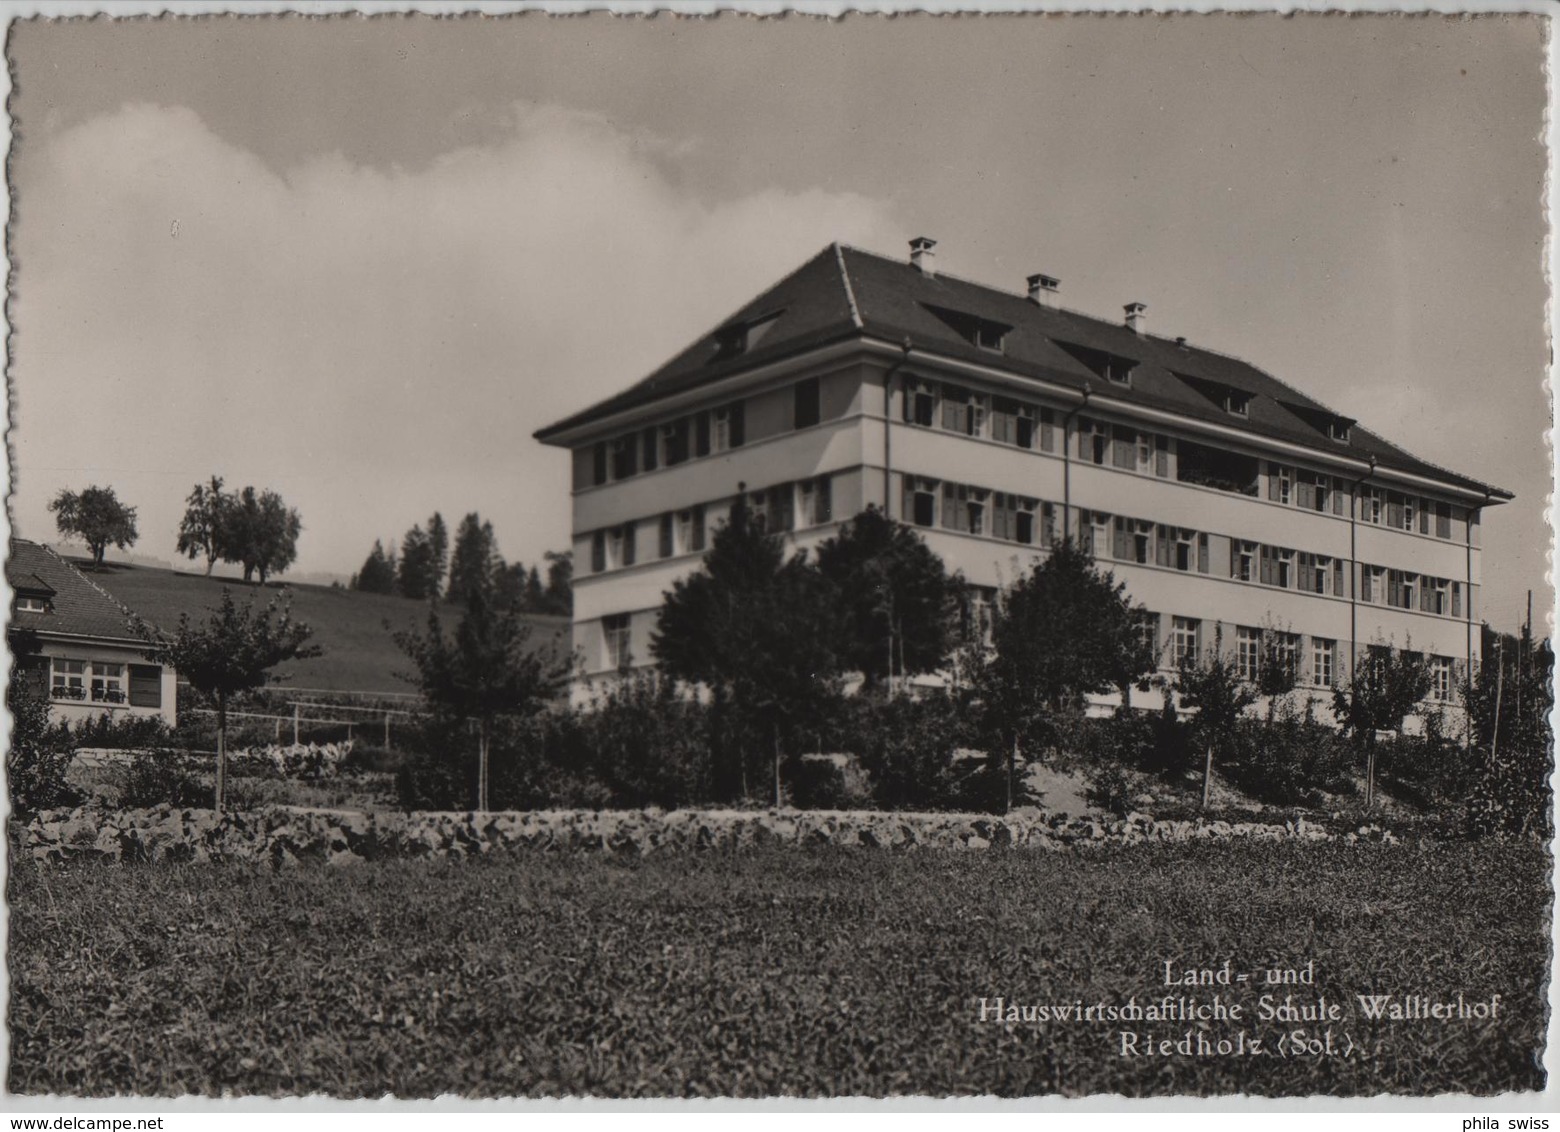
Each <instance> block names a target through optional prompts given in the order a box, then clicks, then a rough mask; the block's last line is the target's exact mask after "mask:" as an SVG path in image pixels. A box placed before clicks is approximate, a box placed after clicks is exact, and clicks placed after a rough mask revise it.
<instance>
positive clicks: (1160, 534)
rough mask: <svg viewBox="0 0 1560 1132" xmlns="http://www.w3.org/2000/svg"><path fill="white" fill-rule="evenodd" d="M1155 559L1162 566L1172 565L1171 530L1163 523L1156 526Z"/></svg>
mask: <svg viewBox="0 0 1560 1132" xmlns="http://www.w3.org/2000/svg"><path fill="white" fill-rule="evenodd" d="M1154 561H1155V562H1157V563H1159V565H1161V566H1168V565H1170V532H1169V531H1168V530H1166V529H1165V527H1164V525H1163V524H1160V525H1159V526H1156V527H1155V528H1154Z"/></svg>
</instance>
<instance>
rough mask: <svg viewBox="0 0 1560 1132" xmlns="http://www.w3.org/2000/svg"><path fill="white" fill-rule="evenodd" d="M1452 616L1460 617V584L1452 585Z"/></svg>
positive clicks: (1454, 583)
mask: <svg viewBox="0 0 1560 1132" xmlns="http://www.w3.org/2000/svg"><path fill="white" fill-rule="evenodd" d="M1452 616H1453V617H1461V616H1462V583H1461V582H1453V583H1452Z"/></svg>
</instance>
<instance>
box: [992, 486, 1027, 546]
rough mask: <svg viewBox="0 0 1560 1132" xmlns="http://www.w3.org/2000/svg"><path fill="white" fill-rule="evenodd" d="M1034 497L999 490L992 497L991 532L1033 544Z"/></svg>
mask: <svg viewBox="0 0 1560 1132" xmlns="http://www.w3.org/2000/svg"><path fill="white" fill-rule="evenodd" d="M1035 507H1036V502H1035V500H1033V499H1024V498H1021V497H1020V496H1017V495H1005V494H1003V493H1002V492H1000V491H999V492H997V493H996V494H995V495H994V496H992V499H991V534H992V536H993V537H994V538H1000V539H1007V540H1008V541H1009V542H1018V543H1023V544H1024V545H1026V546H1028V545H1032V544H1033V543H1034V541H1035Z"/></svg>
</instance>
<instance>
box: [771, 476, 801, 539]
mask: <svg viewBox="0 0 1560 1132" xmlns="http://www.w3.org/2000/svg"><path fill="white" fill-rule="evenodd" d="M766 494H767V495H768V497H769V498H768V501H767V506H766V507H765V512H766V514H767V515H768V518H769V525H768V526H767V527H766V528H765V529H766V530H770V531H794V530H796V485H794V484H789V483H783V484H781V485H780V486H779V487H772V488H770V489H769V491H768V492H767V493H766Z"/></svg>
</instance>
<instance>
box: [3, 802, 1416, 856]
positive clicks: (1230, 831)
mask: <svg viewBox="0 0 1560 1132" xmlns="http://www.w3.org/2000/svg"><path fill="white" fill-rule="evenodd" d="M1336 836H1338V835H1336V834H1334V833H1331V832H1329V831H1328V830H1327V829H1325V828H1323V827H1321V826H1318V825H1314V824H1311V823H1308V822H1306V821H1305V820H1304V819H1303V818H1300V819H1297V820H1296V821H1293V822H1286V823H1284V824H1282V825H1276V824H1264V823H1259V822H1225V821H1212V822H1208V821H1202V820H1198V821H1161V820H1156V819H1154V818H1153V817H1150V816H1148V815H1146V814H1136V813H1134V814H1131V815H1129V816H1128V817H1126V818H1124V819H1117V820H1098V819H1093V818H1070V817H1067V816H1066V815H1051V816H1046V815H1043V814H1039V813H1021V814H1011V815H1009V816H1007V817H1005V818H997V817H991V816H988V815H983V814H979V815H977V814H947V813H919V814H917V813H892V814H890V813H875V812H871V811H854V812H845V811H800V810H771V811H751V810H676V811H672V812H669V813H668V812H661V811H656V810H637V811H634V810H608V811H583V810H547V811H537V812H526V813H513V812H511V813H485V814H476V813H412V814H396V813H377V814H374V813H356V812H348V811H337V810H308V809H301V808H297V807H291V806H272V807H268V808H265V809H261V810H254V811H248V812H239V811H229V812H226V813H220V814H219V813H217V812H215V811H213V810H195V809H183V810H181V809H176V808H174V807H172V806H157V807H153V808H151V809H146V810H118V811H114V810H101V809H94V808H89V807H81V808H78V809H74V810H54V811H48V812H45V813H42V814H39V815H37V816H36V817H35V818H34V819H33V821H32V822H31V823H30V824H28V825H27V826H26V827H25V828H24V829H23V832H22V849H23V852H24V853H25V854H27V855H29V856H31V857H33V858H34V859H36V860H39V861H47V862H62V861H71V860H84V859H94V858H95V859H100V860H110V861H232V860H258V861H269V862H271V863H273V864H292V863H295V862H298V861H304V860H318V861H324V862H325V863H327V864H335V865H346V864H353V863H356V862H358V861H362V860H372V859H376V858H385V857H451V856H453V857H465V856H476V855H481V854H485V853H491V852H494V851H507V850H526V851H539V852H586V853H608V854H613V855H619V856H630V857H642V856H645V855H647V854H651V853H663V852H686V851H708V850H716V851H731V850H738V849H744V848H747V847H751V846H758V845H768V844H779V845H800V846H822V845H831V846H839V847H850V848H867V849H900V850H905V849H917V848H930V849H955V850H985V849H1032V850H1046V849H1064V848H1069V847H1073V846H1083V845H1096V844H1135V843H1138V842H1143V841H1197V840H1230V839H1256V840H1266V841H1286V840H1293V841H1328V840H1333V839H1334V838H1335V837H1336ZM1341 836H1342V837H1343V838H1344V839H1346V840H1375V841H1386V842H1391V841H1394V840H1395V838H1394V837H1393V835H1392V834H1391V833H1390V832H1388V831H1386V830H1383V829H1381V828H1379V827H1376V826H1361V827H1360V828H1359V829H1358V830H1355V831H1352V832H1348V833H1345V834H1342V835H1341Z"/></svg>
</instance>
